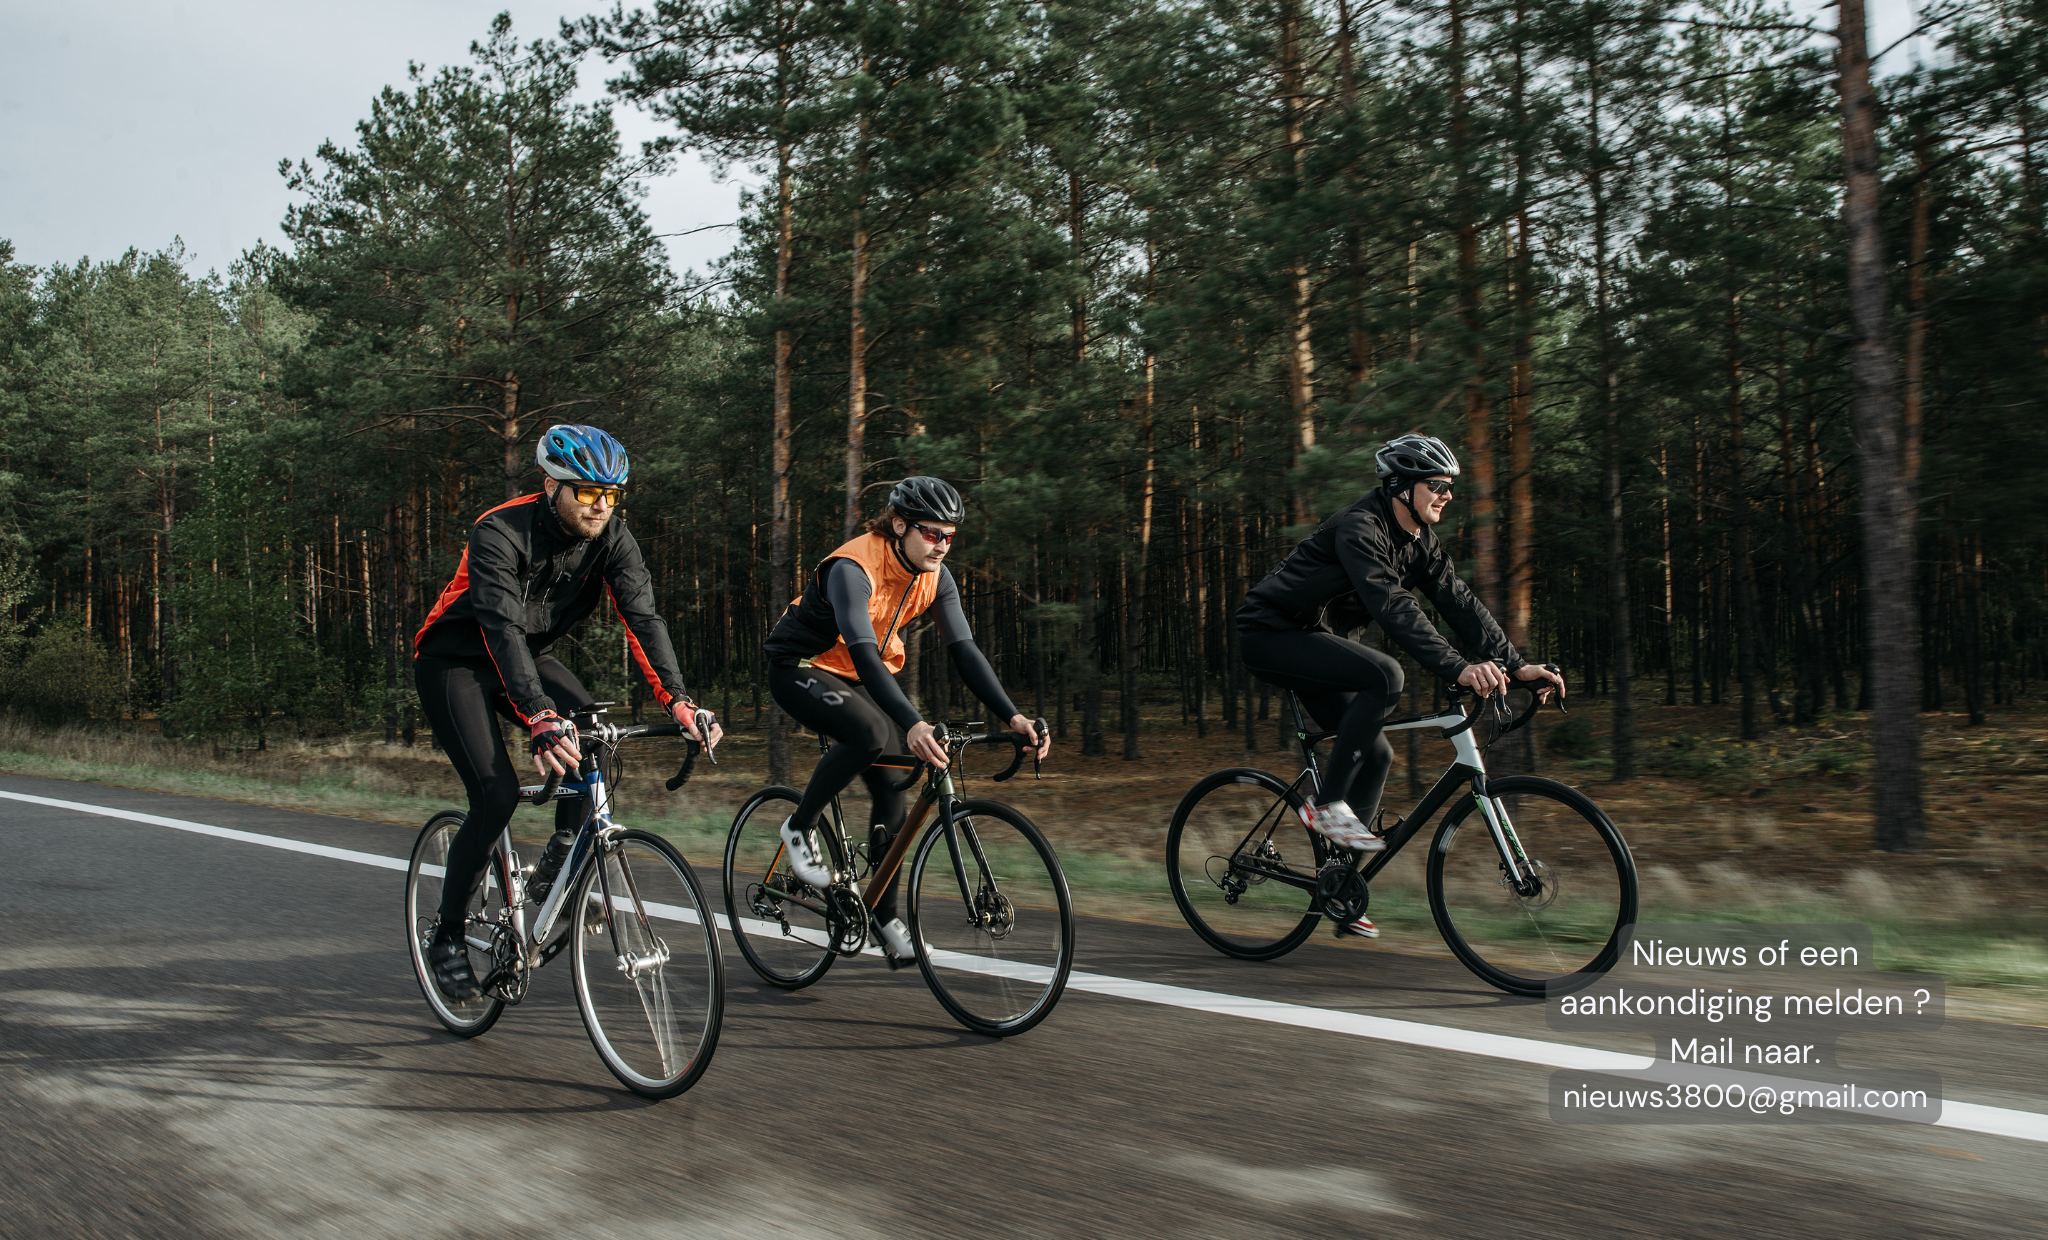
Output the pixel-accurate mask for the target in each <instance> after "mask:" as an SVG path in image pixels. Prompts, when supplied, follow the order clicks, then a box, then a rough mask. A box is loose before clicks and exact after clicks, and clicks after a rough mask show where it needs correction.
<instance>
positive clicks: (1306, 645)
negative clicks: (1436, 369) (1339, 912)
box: [1237, 434, 1565, 938]
mask: <svg viewBox="0 0 2048 1240" xmlns="http://www.w3.org/2000/svg"><path fill="white" fill-rule="evenodd" d="M1374 462H1375V464H1376V465H1377V467H1378V473H1379V478H1380V486H1379V488H1378V489H1376V490H1373V491H1370V492H1368V493H1367V494H1366V495H1365V496H1364V497H1363V498H1362V499H1360V500H1359V501H1358V502H1357V503H1355V504H1353V505H1351V506H1350V507H1349V508H1346V509H1345V510H1344V511H1342V512H1340V513H1338V514H1337V515H1335V516H1333V517H1331V518H1330V519H1329V520H1327V521H1325V522H1323V523H1322V524H1321V525H1320V526H1318V527H1317V529H1316V532H1315V533H1313V534H1311V535H1309V536H1308V537H1307V538H1304V539H1302V540H1301V542H1300V543H1299V544H1298V545H1297V546H1296V547H1295V549H1294V551H1293V552H1292V553H1291V554H1289V555H1288V557H1287V559H1286V560H1285V561H1283V562H1282V563H1281V565H1280V567H1278V568H1276V569H1274V570H1273V571H1272V572H1271V573H1269V574H1267V576H1266V578H1265V580H1263V581H1261V582H1259V584H1258V585H1256V586H1253V587H1252V589H1251V591H1250V592H1249V593H1248V594H1247V595H1246V597H1245V601H1244V605H1243V606H1241V607H1239V608H1238V610H1237V628H1238V633H1239V635H1240V637H1239V646H1240V649H1241V650H1242V651H1243V655H1244V663H1245V666H1246V667H1247V668H1249V669H1250V670H1251V671H1252V673H1253V674H1254V675H1256V676H1258V677H1259V679H1261V680H1264V681H1265V682H1267V683H1268V684H1271V685H1274V686H1276V687H1278V688H1281V689H1292V690H1293V691H1294V692H1295V695H1296V696H1297V697H1298V698H1299V699H1300V701H1301V704H1302V706H1303V707H1304V708H1306V709H1307V711H1308V713H1309V714H1310V716H1312V717H1313V718H1314V719H1315V722H1316V726H1317V727H1319V728H1321V729H1324V730H1334V731H1335V732H1336V734H1337V735H1336V742H1335V745H1334V747H1333V750H1332V753H1331V755H1330V767H1329V777H1328V779H1327V780H1326V781H1325V782H1324V783H1323V786H1322V789H1321V790H1320V792H1318V794H1317V795H1316V798H1315V800H1314V802H1313V803H1311V804H1310V805H1309V806H1308V807H1307V809H1306V811H1305V813H1304V815H1303V817H1304V818H1305V819H1306V821H1307V823H1308V825H1309V827H1310V829H1312V830H1314V831H1315V832H1317V833H1318V834H1320V835H1322V836H1324V837H1326V838H1328V839H1330V840H1331V841H1333V842H1334V843H1336V844H1338V845H1340V846H1342V847H1346V848H1353V849H1357V850H1358V851H1360V852H1377V851H1379V850H1380V849H1383V848H1385V847H1386V842H1385V841H1383V840H1381V839H1380V838H1379V837H1378V836H1377V835H1375V834H1373V832H1372V829H1371V828H1370V827H1368V826H1367V825H1366V824H1367V822H1369V821H1370V820H1371V819H1372V818H1373V817H1374V815H1376V814H1377V812H1378V810H1379V802H1380V794H1381V793H1382V792H1384V791H1385V789H1386V785H1387V772H1388V771H1389V770H1390V769H1392V767H1393V763H1394V749H1393V746H1391V745H1389V744H1387V740H1386V737H1385V736H1383V735H1381V732H1380V725H1381V724H1382V723H1383V722H1384V721H1385V720H1386V717H1387V714H1388V712H1389V711H1390V710H1391V709H1392V708H1393V706H1394V705H1395V704H1396V703H1397V702H1398V701H1399V700H1400V697H1401V689H1402V683H1403V677H1402V673H1401V664H1400V662H1399V661H1398V660H1396V659H1395V658H1393V656H1391V655H1388V654H1384V653H1382V652H1380V651H1378V650H1374V649H1372V648H1371V647H1368V646H1364V645H1361V644H1359V643H1358V642H1354V641H1350V640H1348V639H1346V638H1343V637H1340V636H1338V633H1341V632H1349V631H1350V630H1352V629H1354V628H1359V627H1362V626H1364V625H1366V624H1369V623H1374V622H1377V623H1378V624H1379V626H1380V627H1381V628H1382V629H1384V630H1385V631H1386V632H1387V633H1388V634H1389V635H1391V636H1392V637H1393V638H1394V640H1395V641H1397V642H1399V643H1400V645H1401V647H1402V649H1404V650H1406V651H1407V652H1408V653H1409V654H1410V655H1412V656H1414V658H1415V660H1416V661H1417V662H1418V663H1420V664H1421V665H1422V666H1423V667H1424V668H1425V669H1427V670H1428V671H1430V672H1431V673H1433V674H1435V675H1436V676H1438V677H1440V678H1442V679H1444V680H1447V681H1453V682H1456V683H1457V684H1460V685H1463V686H1465V687H1466V688H1469V689H1471V690H1473V691H1474V692H1475V693H1477V694H1479V695H1480V696H1481V697H1485V696H1489V695H1491V694H1493V693H1496V692H1499V691H1502V690H1505V689H1506V688H1507V686H1508V683H1509V680H1510V679H1511V678H1512V679H1514V680H1541V681H1546V682H1548V683H1546V684H1545V685H1544V686H1543V687H1542V690H1541V693H1542V696H1543V697H1544V699H1545V700H1546V701H1547V700H1548V699H1549V696H1550V694H1551V693H1552V692H1553V691H1556V692H1558V693H1562V692H1564V688H1565V685H1564V678H1563V677H1561V676H1559V675H1558V674H1557V673H1555V672H1552V671H1550V670H1548V669H1546V668H1544V667H1541V666H1539V665H1537V664H1534V663H1530V662H1529V661H1528V660H1526V659H1524V658H1523V657H1522V656H1521V654H1520V653H1518V652H1517V651H1516V650H1515V648H1514V646H1512V645H1511V644H1509V642H1508V639H1507V635H1506V634H1505V633H1503V632H1502V631H1501V628H1500V625H1499V624H1497V623H1495V621H1494V618H1493V615H1492V613H1490V612H1488V611H1487V610H1486V607H1485V605H1484V604H1482V603H1481V602H1480V601H1479V599H1478V598H1477V597H1476V596H1475V595H1474V594H1473V593H1472V591H1471V590H1470V589H1469V588H1467V587H1466V585H1465V583H1464V582H1463V581H1460V580H1459V579H1458V574H1457V568H1456V566H1455V565H1453V564H1452V562H1451V557H1450V555H1449V554H1448V553H1447V552H1445V550H1444V547H1443V544H1442V543H1441V542H1439V541H1438V540H1437V537H1436V532H1435V530H1434V528H1433V527H1434V526H1435V525H1436V524H1437V523H1438V522H1440V521H1442V520H1443V518H1444V509H1445V508H1446V507H1448V506H1449V504H1450V502H1451V490H1452V487H1453V485H1454V484H1455V482H1456V479H1457V477H1458V458H1457V457H1456V455H1454V454H1453V453H1452V452H1451V450H1450V448H1449V447H1448V446H1446V445H1445V443H1444V442H1443V440H1441V439H1438V438H1436V437H1435V436H1432V435H1415V434H1409V435H1401V436H1399V437H1397V438H1395V439H1392V440H1390V441H1388V442H1387V444H1386V445H1385V446H1384V447H1382V448H1381V449H1380V450H1379V452H1378V453H1377V454H1376V456H1375V458H1374ZM1418 497H1419V499H1418ZM1418 591H1419V592H1420V593H1421V594H1422V595H1423V596H1424V597H1426V598H1428V599H1429V601H1430V602H1431V603H1433V604H1435V605H1436V609H1437V612H1438V614H1440V615H1441V616H1442V617H1443V618H1444V619H1445V620H1447V621H1449V622H1450V626H1451V628H1452V629H1453V630H1455V631H1456V633H1457V635H1458V638H1459V642H1460V645H1461V646H1462V647H1463V648H1464V649H1465V650H1466V651H1467V652H1469V653H1471V654H1472V655H1473V657H1474V660H1476V661H1467V659H1466V657H1465V656H1464V655H1462V654H1460V653H1459V651H1458V650H1457V649H1456V648H1454V647H1452V645H1451V644H1450V643H1449V642H1447V641H1446V640H1444V638H1443V636H1442V635H1441V634H1440V633H1438V631H1437V629H1436V626H1435V625H1433V624H1431V623H1430V621H1429V618H1428V616H1426V615H1425V614H1424V613H1423V610H1422V607H1421V604H1419V603H1418V602H1417V601H1416V598H1415V593H1416V592H1418ZM1496 660H1498V664H1496ZM1354 807H1356V808H1354ZM1359 810H1362V811H1363V813H1362V814H1361V813H1360V812H1358V811H1359ZM1338 932H1339V933H1340V934H1344V933H1349V934H1354V935H1358V936H1360V937H1363V938H1376V937H1378V935H1379V931H1378V930H1377V929H1376V928H1374V926H1373V924H1372V922H1371V921H1370V920H1369V919H1367V918H1364V917H1361V918H1359V919H1358V920H1357V921H1356V922H1353V923H1352V924H1351V925H1349V926H1344V927H1340V928H1339V931H1338Z"/></svg>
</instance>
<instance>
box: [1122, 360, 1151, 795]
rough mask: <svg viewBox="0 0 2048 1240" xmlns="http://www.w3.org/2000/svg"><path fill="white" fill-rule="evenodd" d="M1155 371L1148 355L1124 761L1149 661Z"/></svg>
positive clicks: (1128, 626)
mask: <svg viewBox="0 0 2048 1240" xmlns="http://www.w3.org/2000/svg"><path fill="white" fill-rule="evenodd" d="M1152 368H1153V357H1152V354H1151V353H1149V352H1148V353H1146V354H1145V360H1144V374H1145V377H1144V381H1143V385H1142V386H1141V387H1140V388H1139V395H1138V403H1139V406H1140V409H1139V416H1140V417H1141V418H1142V419H1143V420H1144V428H1143V436H1144V451H1145V471H1144V473H1143V475H1142V476H1141V478H1140V480H1139V483H1138V487H1139V491H1138V571H1137V572H1136V573H1134V574H1133V575H1132V576H1131V578H1130V584H1129V585H1128V586H1127V587H1126V588H1125V590H1124V659H1123V663H1124V666H1123V674H1124V675H1123V681H1124V683H1123V699H1122V706H1123V725H1124V753H1123V757H1124V761H1126V762H1135V761H1137V758H1138V705H1139V703H1138V666H1139V664H1140V663H1142V662H1143V661H1144V658H1145V581H1146V578H1145V571H1146V568H1147V567H1148V565H1149V564H1150V562H1151V552H1152V465H1153V461H1152Z"/></svg>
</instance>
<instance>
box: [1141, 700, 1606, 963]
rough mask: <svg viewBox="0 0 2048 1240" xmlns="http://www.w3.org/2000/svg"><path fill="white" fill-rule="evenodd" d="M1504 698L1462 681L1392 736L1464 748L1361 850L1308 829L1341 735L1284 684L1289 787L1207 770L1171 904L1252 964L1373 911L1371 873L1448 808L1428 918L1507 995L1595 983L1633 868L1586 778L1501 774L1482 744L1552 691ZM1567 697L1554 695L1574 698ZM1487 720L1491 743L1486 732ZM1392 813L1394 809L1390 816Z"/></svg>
mask: <svg viewBox="0 0 2048 1240" xmlns="http://www.w3.org/2000/svg"><path fill="white" fill-rule="evenodd" d="M1516 691H1517V692H1521V693H1527V695H1528V698H1529V703H1528V706H1527V707H1526V708H1524V709H1522V710H1520V711H1513V710H1511V709H1510V708H1509V707H1508V704H1507V696H1506V695H1505V694H1502V695H1497V696H1495V697H1493V698H1489V699H1480V700H1477V701H1475V702H1474V703H1473V704H1472V706H1471V708H1470V709H1468V708H1467V705H1466V702H1465V698H1466V696H1467V695H1466V694H1465V693H1463V692H1462V691H1461V690H1460V689H1459V688H1458V687H1457V686H1455V685H1454V686H1452V687H1451V688H1450V690H1449V696H1448V702H1447V704H1446V705H1445V706H1444V707H1442V708H1441V709H1439V710H1436V711H1433V712H1431V713H1430V714H1427V715H1419V716H1416V717H1415V718H1412V719H1399V720H1394V721H1392V722H1389V723H1387V724H1386V725H1385V730H1386V731H1388V732H1401V731H1407V730H1410V729H1421V728H1436V729H1439V730H1440V731H1441V733H1442V735H1443V737H1444V738H1445V739H1446V740H1449V741H1450V742H1451V743H1452V745H1453V747H1454V748H1455V750H1456V757H1455V759H1454V760H1453V761H1452V763H1451V765H1450V767H1449V769H1447V770H1446V771H1445V772H1444V773H1443V775H1442V776H1441V777H1440V778H1439V779H1438V780H1437V782H1436V784H1435V785H1434V786H1433V787H1432V788H1430V790H1429V792H1428V793H1427V794H1426V795H1424V796H1423V798H1422V800H1421V801H1420V802H1419V803H1417V804H1416V806H1415V807H1414V808H1413V809H1411V810H1409V811H1408V813H1407V814H1405V815H1403V816H1402V817H1401V818H1399V819H1398V820H1397V821H1395V822H1394V824H1393V825H1392V826H1391V827H1387V828H1385V829H1384V830H1381V831H1379V832H1378V833H1379V834H1380V835H1382V836H1383V837H1384V838H1385V840H1386V843H1387V846H1386V849H1385V850H1384V851H1382V852H1377V853H1359V852H1353V851H1352V850H1350V849H1348V848H1342V847H1338V846H1336V845H1333V844H1331V843H1330V842H1329V841H1328V840H1326V839H1324V838H1323V837H1322V836H1320V835H1317V834H1316V833H1315V832H1313V831H1311V830H1309V828H1308V826H1307V825H1306V820H1305V818H1304V816H1303V814H1304V810H1305V807H1306V806H1307V805H1308V803H1309V802H1310V801H1311V800H1312V799H1314V797H1315V796H1316V794H1317V793H1318V792H1319V791H1320V790H1321V788H1322V783H1323V766H1322V760H1321V759H1320V758H1319V757H1318V755H1317V753H1316V748H1315V747H1316V746H1318V745H1320V744H1322V743H1323V742H1324V741H1327V740H1329V739H1331V738H1332V737H1333V736H1335V735H1336V734H1335V733H1334V732H1309V731H1306V730H1305V729H1303V728H1302V726H1301V711H1300V704H1299V702H1297V701H1295V700H1294V695H1293V694H1291V693H1290V694H1287V695H1286V697H1285V700H1284V701H1283V707H1282V708H1283V709H1292V710H1293V712H1294V720H1295V737H1296V740H1297V741H1298V742H1299V743H1300V745H1301V752H1302V758H1303V760H1304V766H1303V769H1302V772H1301V774H1300V775H1298V776H1296V777H1295V779H1294V780H1293V782H1291V783H1289V782H1286V781H1283V780H1282V779H1280V778H1278V777H1276V776H1274V775H1271V774H1269V773H1267V772H1265V771H1262V770H1258V769H1255V768H1252V767H1233V768H1230V769H1228V770H1222V771H1217V772H1215V773H1214V774H1212V775H1209V776H1206V777H1204V778H1203V779H1202V780H1201V781H1200V782H1198V783H1197V784H1195V786H1194V787H1193V788H1191V789H1189V790H1188V793H1187V795H1186V796H1185V797H1183V798H1182V799H1181V803H1180V806H1179V808H1177V809H1176V810H1175V811H1174V814H1173V823H1172V825H1171V826H1170V827H1169V828H1168V829H1167V834H1166V870H1167V878H1168V882H1169V883H1170V884H1171V886H1172V888H1173V898H1174V902H1175V903H1176V904H1178V905H1179V906H1180V911H1181V915H1182V916H1184V917H1185V918H1187V922H1188V925H1189V926H1191V927H1193V928H1194V931H1195V933H1196V934H1198V935H1200V936H1201V937H1202V938H1203V940H1204V941H1206V942H1207V943H1208V944H1209V945H1210V946H1212V947H1214V948H1215V949H1216V950H1217V951H1220V952H1222V953H1224V954H1225V955H1227V956H1235V957H1238V958H1239V959H1242V960H1272V959H1274V958H1276V957H1279V956H1283V955H1285V954H1287V953H1288V952H1290V951H1293V950H1294V949H1295V948H1296V947H1299V946H1300V945H1301V943H1302V942H1303V940H1305V939H1307V938H1308V936H1309V934H1310V933H1311V932H1312V931H1314V929H1315V927H1316V925H1317V923H1318V921H1319V920H1320V919H1321V918H1323V917H1328V918H1330V919H1331V920H1332V921H1334V922H1336V924H1337V926H1338V927H1339V929H1340V931H1341V928H1342V927H1344V926H1346V925H1348V924H1350V923H1351V922H1352V921H1355V920H1356V919H1357V918H1359V917H1362V916H1364V915H1365V911H1366V909H1367V907H1368V906H1369V905H1370V903H1371V898H1372V897H1371V889H1370V884H1371V882H1372V880H1373V879H1374V877H1375V876H1377V875H1378V874H1380V873H1381V872H1382V871H1383V870H1385V869H1386V867H1387V864H1388V863H1389V862H1390V861H1392V860H1393V859H1394V857H1395V856H1396V855H1397V854H1398V853H1399V852H1400V851H1401V849H1402V847H1403V846H1404V845H1406V844H1407V843H1408V842H1409V841H1410V840H1412V839H1414V838H1415V837H1416V836H1417V835H1418V834H1420V833H1421V832H1422V830H1423V828H1424V827H1426V826H1428V825H1429V823H1430V822H1431V820H1433V819H1434V818H1435V817H1436V815H1437V812H1438V811H1439V810H1444V809H1445V808H1446V806H1448V807H1449V808H1448V812H1446V813H1445V814H1444V816H1443V821H1442V823H1441V825H1439V826H1438V827H1437V831H1436V835H1435V838H1434V839H1433V840H1432V841H1431V842H1430V848H1429V858H1428V864H1427V867H1426V875H1427V878H1426V882H1427V887H1428V893H1429V909H1430V914H1431V916H1432V917H1434V918H1435V920H1436V926H1437V929H1438V931H1440V932H1441V933H1442V934H1443V937H1444V942H1445V943H1446V944H1448V945H1449V946H1450V949H1451V951H1452V953H1453V954H1454V955H1456V956H1457V958H1458V959H1459V960H1460V961H1461V962H1463V963H1464V965H1465V967H1467V968H1469V969H1470V970H1472V972H1473V973H1475V974H1477V975H1478V976H1479V977H1481V978H1482V979H1484V980H1485V981H1486V982H1488V983H1489V984H1491V985H1493V986H1496V987H1498V988H1500V989H1501V990H1504V991H1507V992H1508V993H1510V994H1516V995H1527V996H1543V995H1546V994H1550V993H1557V992H1559V991H1560V990H1569V989H1572V988H1575V987H1578V986H1583V985H1586V984H1589V983H1590V982H1592V981H1593V980H1594V979H1596V978H1598V977H1599V976H1600V975H1601V974H1603V973H1605V972H1606V971H1607V970H1608V969H1609V968H1611V967H1612V966H1613V964H1614V960H1615V957H1616V955H1617V953H1618V952H1619V951H1620V950H1621V931H1622V927H1624V926H1627V925H1629V924H1630V923H1632V922H1633V921H1635V919H1636V904H1637V892H1636V868H1635V861H1634V859H1633V858H1632V857H1631V856H1630V855H1629V850H1628V844H1627V843H1626V842H1625V841H1624V840H1623V839H1622V837H1621V832H1620V830H1618V829H1617V828H1616V827H1615V825H1614V823H1613V822H1612V821H1611V820H1609V818H1608V817H1607V815H1606V813H1605V812H1603V811H1602V810H1601V808H1600V807H1599V806H1598V805H1596V804H1594V802H1593V800H1592V799H1591V798H1590V797H1588V796H1586V795H1585V794H1584V793H1582V792H1580V791H1579V790H1578V789H1576V788H1573V787H1570V786H1569V785H1566V784H1561V783H1558V782H1557V781H1556V780H1551V779H1543V778H1541V777H1538V776H1534V775H1508V776H1502V777H1500V778H1497V779H1496V778H1489V777H1488V775H1487V773H1486V763H1485V761H1484V759H1483V758H1482V756H1481V751H1482V749H1484V748H1486V747H1487V746H1488V745H1491V744H1492V743H1493V742H1494V741H1497V740H1499V739H1500V738H1501V737H1503V736H1506V735H1507V734H1508V733H1510V732H1513V731H1514V730H1515V729H1517V728H1520V727H1522V726H1524V725H1526V724H1527V723H1528V722H1529V720H1530V718H1531V717H1532V716H1533V715H1534V714H1535V713H1536V709H1537V707H1538V705H1539V704H1540V699H1539V698H1538V697H1537V696H1536V694H1535V693H1533V692H1530V691H1529V690H1527V689H1521V688H1518V689H1517V690H1516ZM1563 705H1564V703H1563V701H1562V699H1560V700H1559V702H1558V706H1559V708H1560V709H1562V708H1563ZM1482 723H1484V724H1485V725H1486V726H1487V729H1488V730H1489V731H1490V732H1491V736H1490V737H1489V738H1488V740H1487V742H1486V745H1482V744H1481V743H1480V741H1479V739H1478V737H1476V736H1475V735H1474V731H1475V726H1476V725H1480V724H1482ZM1382 821H1384V816H1382Z"/></svg>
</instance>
